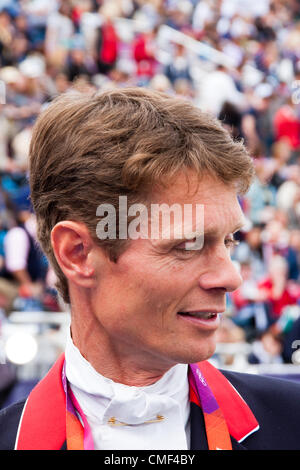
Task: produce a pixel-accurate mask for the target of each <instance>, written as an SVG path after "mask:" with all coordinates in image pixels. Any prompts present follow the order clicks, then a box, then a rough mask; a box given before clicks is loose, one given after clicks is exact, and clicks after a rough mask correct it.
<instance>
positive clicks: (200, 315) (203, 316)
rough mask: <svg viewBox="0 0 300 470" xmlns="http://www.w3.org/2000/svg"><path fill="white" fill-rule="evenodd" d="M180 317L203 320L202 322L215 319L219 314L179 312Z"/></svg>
mask: <svg viewBox="0 0 300 470" xmlns="http://www.w3.org/2000/svg"><path fill="white" fill-rule="evenodd" d="M178 314H179V315H183V316H189V317H195V318H201V319H202V320H210V319H211V318H215V317H216V316H217V315H218V314H217V313H215V312H200V311H197V312H178Z"/></svg>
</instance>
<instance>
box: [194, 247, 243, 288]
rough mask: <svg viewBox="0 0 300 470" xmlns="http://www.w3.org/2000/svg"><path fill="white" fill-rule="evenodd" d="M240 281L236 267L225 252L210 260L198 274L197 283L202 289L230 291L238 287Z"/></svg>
mask: <svg viewBox="0 0 300 470" xmlns="http://www.w3.org/2000/svg"><path fill="white" fill-rule="evenodd" d="M242 282H243V280H242V277H241V275H240V273H239V270H238V267H237V266H236V264H235V263H234V262H233V261H232V260H231V258H230V257H229V255H228V254H227V253H225V254H224V255H222V256H218V257H216V258H214V259H212V260H210V262H209V264H208V265H207V266H206V269H205V270H204V271H202V273H201V275H200V276H199V285H200V287H201V288H202V289H204V290H210V289H220V290H223V291H226V292H232V291H234V290H236V289H238V287H240V286H241V284H242Z"/></svg>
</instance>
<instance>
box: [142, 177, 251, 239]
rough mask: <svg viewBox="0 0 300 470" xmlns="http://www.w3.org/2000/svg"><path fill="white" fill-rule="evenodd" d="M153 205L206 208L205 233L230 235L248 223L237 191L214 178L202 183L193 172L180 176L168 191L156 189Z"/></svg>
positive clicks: (202, 180) (203, 179)
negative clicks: (225, 232)
mask: <svg viewBox="0 0 300 470" xmlns="http://www.w3.org/2000/svg"><path fill="white" fill-rule="evenodd" d="M150 202H151V204H160V205H161V204H166V205H167V206H168V207H171V206H172V205H173V204H179V205H180V206H181V207H184V206H185V205H188V204H189V205H192V206H196V205H197V204H199V205H201V206H203V211H204V225H205V230H206V231H209V230H212V231H214V230H216V229H217V228H218V229H219V230H224V231H227V230H228V229H230V231H231V230H233V229H235V227H236V226H237V227H238V228H240V227H241V226H242V225H243V224H244V223H245V218H244V215H243V212H242V209H241V207H240V204H239V202H238V197H237V190H236V188H235V186H234V185H228V184H225V183H223V182H222V181H221V180H219V179H217V178H216V177H213V176H211V175H208V174H206V175H203V177H202V178H201V179H200V180H199V178H198V177H197V175H196V174H195V173H193V172H187V173H181V174H179V175H178V176H177V177H176V178H175V179H174V180H172V183H171V184H170V185H169V186H167V187H166V188H162V187H154V189H153V191H152V194H151V197H150Z"/></svg>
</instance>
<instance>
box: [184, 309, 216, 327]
mask: <svg viewBox="0 0 300 470" xmlns="http://www.w3.org/2000/svg"><path fill="white" fill-rule="evenodd" d="M177 315H178V317H179V318H180V319H182V320H183V321H188V322H191V323H193V324H195V325H198V326H199V327H202V328H205V329H208V330H214V329H216V328H217V327H218V326H219V323H220V313H218V312H209V311H206V312H202V311H187V312H177Z"/></svg>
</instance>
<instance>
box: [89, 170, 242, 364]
mask: <svg viewBox="0 0 300 470" xmlns="http://www.w3.org/2000/svg"><path fill="white" fill-rule="evenodd" d="M151 203H159V204H162V203H165V204H168V205H169V206H171V205H173V204H174V203H177V204H180V205H181V206H182V207H184V204H192V205H193V207H196V204H201V205H204V245H203V247H202V248H201V249H199V250H187V249H186V246H187V244H186V243H187V242H188V240H186V241H184V240H183V241H182V240H179V239H177V240H176V239H174V236H173V237H172V236H171V237H169V239H167V240H166V239H158V240H157V239H156V240H153V239H151V238H148V239H138V240H131V241H129V246H128V248H127V249H126V250H125V252H124V253H123V254H122V255H121V256H120V257H119V259H118V261H117V263H113V262H110V261H109V260H107V263H108V264H107V269H105V270H104V271H103V276H102V278H101V280H100V282H99V287H98V289H97V291H96V292H95V293H94V296H93V308H94V311H95V312H96V315H97V317H98V319H99V322H100V324H101V328H102V329H103V331H104V332H105V345H106V347H109V348H110V349H111V352H113V353H114V354H115V353H118V354H121V355H122V356H123V357H124V356H125V355H127V356H128V357H130V356H131V357H132V360H133V361H136V362H137V364H139V365H143V364H144V365H146V364H147V365H148V366H150V367H151V366H153V367H154V368H155V367H156V368H164V367H171V366H173V365H174V364H176V363H192V362H197V361H201V360H204V359H206V358H208V357H210V356H211V355H212V354H213V352H214V349H215V333H216V329H217V328H218V325H219V315H217V314H218V313H220V312H223V311H224V310H225V302H226V299H225V294H226V292H227V291H232V290H234V289H236V288H237V287H239V285H240V283H241V277H240V275H239V273H238V272H237V270H236V268H235V266H234V265H233V263H232V261H231V259H230V249H231V248H232V245H233V242H232V240H233V238H234V237H233V233H234V232H235V231H237V230H238V229H239V228H240V227H241V226H242V225H243V214H242V211H241V209H240V206H239V203H238V201H237V197H236V191H235V189H234V188H231V187H229V186H227V185H224V184H223V183H222V182H220V181H217V180H216V179H213V178H212V177H210V176H206V177H205V178H203V179H202V180H201V182H200V184H199V186H198V187H197V180H196V178H195V176H194V175H193V174H191V175H190V177H189V181H187V179H186V177H185V175H183V174H182V175H181V176H180V177H178V179H177V180H176V184H174V185H172V186H171V187H169V188H168V189H164V190H160V191H157V190H156V191H154V192H153V194H152V197H151ZM193 214H194V217H195V211H193ZM173 222H174V220H173ZM195 223H196V217H195V220H194V219H193V229H195V228H197V227H195ZM177 228H178V227H177ZM175 232H176V231H175ZM175 232H174V233H175ZM171 233H172V230H171ZM103 344H104V343H103Z"/></svg>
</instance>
